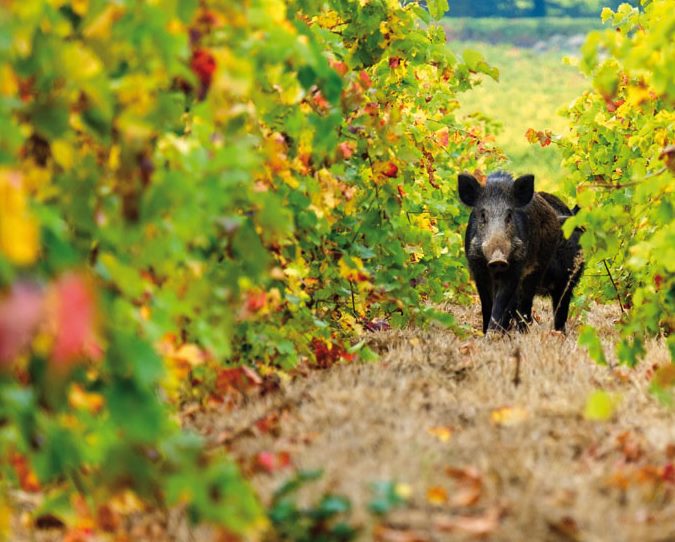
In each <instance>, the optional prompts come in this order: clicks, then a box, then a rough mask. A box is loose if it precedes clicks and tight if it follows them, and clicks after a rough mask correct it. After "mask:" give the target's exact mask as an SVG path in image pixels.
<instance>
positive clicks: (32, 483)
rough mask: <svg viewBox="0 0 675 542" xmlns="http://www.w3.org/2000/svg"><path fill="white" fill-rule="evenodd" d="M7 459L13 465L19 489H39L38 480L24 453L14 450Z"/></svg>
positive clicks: (29, 490)
mask: <svg viewBox="0 0 675 542" xmlns="http://www.w3.org/2000/svg"><path fill="white" fill-rule="evenodd" d="M9 461H10V463H11V464H12V466H13V467H14V471H15V472H16V477H17V478H18V479H19V485H20V486H21V489H23V490H24V491H28V492H31V493H35V492H37V491H40V482H39V480H38V479H37V476H36V475H35V472H33V469H32V468H31V466H30V464H29V463H28V459H26V457H25V456H24V455H21V454H19V453H16V452H14V453H13V454H11V455H10V459H9Z"/></svg>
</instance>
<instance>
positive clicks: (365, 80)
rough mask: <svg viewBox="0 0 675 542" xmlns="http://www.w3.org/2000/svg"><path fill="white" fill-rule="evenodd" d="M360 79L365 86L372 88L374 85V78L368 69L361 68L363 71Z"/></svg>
mask: <svg viewBox="0 0 675 542" xmlns="http://www.w3.org/2000/svg"><path fill="white" fill-rule="evenodd" d="M359 79H360V80H361V84H362V85H363V86H364V87H365V88H370V87H372V86H373V80H372V79H371V78H370V75H368V72H367V71H365V70H361V73H360V74H359Z"/></svg>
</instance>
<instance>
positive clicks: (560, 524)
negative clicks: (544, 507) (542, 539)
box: [548, 516, 579, 540]
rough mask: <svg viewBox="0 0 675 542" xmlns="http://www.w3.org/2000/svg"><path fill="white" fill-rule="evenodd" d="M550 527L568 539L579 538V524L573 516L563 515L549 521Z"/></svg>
mask: <svg viewBox="0 0 675 542" xmlns="http://www.w3.org/2000/svg"><path fill="white" fill-rule="evenodd" d="M548 526H549V528H550V529H551V530H552V531H553V532H555V533H557V534H559V535H562V536H564V537H565V538H566V539H568V540H579V525H577V522H576V521H575V520H574V518H573V517H571V516H563V517H561V518H560V519H558V520H556V521H549V522H548Z"/></svg>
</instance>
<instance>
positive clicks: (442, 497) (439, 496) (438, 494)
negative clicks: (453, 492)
mask: <svg viewBox="0 0 675 542" xmlns="http://www.w3.org/2000/svg"><path fill="white" fill-rule="evenodd" d="M427 502H429V504H433V505H434V506H441V505H444V504H446V503H447V502H448V492H447V490H446V489H445V488H444V487H441V486H433V487H430V488H429V489H427Z"/></svg>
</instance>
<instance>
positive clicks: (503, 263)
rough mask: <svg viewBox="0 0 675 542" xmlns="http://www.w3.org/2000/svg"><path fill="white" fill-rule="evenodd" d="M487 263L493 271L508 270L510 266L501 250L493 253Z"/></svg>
mask: <svg viewBox="0 0 675 542" xmlns="http://www.w3.org/2000/svg"><path fill="white" fill-rule="evenodd" d="M487 265H488V268H489V269H490V270H491V271H506V270H507V269H508V268H509V262H508V260H507V259H506V256H505V255H504V253H503V252H502V251H501V250H495V251H494V252H493V253H492V256H491V257H490V259H489V260H488V263H487Z"/></svg>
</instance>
